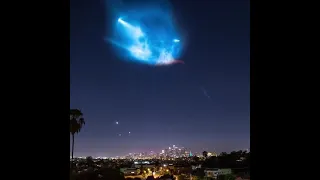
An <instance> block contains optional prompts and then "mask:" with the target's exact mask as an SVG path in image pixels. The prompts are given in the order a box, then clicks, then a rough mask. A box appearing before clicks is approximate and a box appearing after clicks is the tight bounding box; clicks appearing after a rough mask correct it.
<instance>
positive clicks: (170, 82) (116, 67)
mask: <svg viewBox="0 0 320 180" xmlns="http://www.w3.org/2000/svg"><path fill="white" fill-rule="evenodd" d="M172 5H173V10H174V13H175V15H176V16H175V18H176V21H177V23H178V26H179V27H180V28H181V30H182V32H183V34H184V35H185V36H186V37H187V44H186V47H185V48H184V53H183V54H182V57H181V58H180V59H181V60H183V61H184V62H185V64H184V65H183V64H176V65H172V66H166V67H150V66H148V65H144V64H137V63H132V62H126V61H122V60H121V59H119V58H118V57H117V56H116V55H115V53H114V49H112V48H111V46H110V45H109V44H107V43H106V42H105V41H104V37H105V35H106V32H108V30H109V28H108V27H107V24H108V21H109V20H110V18H108V16H106V8H105V6H104V5H103V3H102V1H100V0H71V1H70V6H71V7H70V61H71V65H70V66H71V70H70V76H71V84H70V89H71V90H70V107H71V108H79V109H81V110H82V112H83V113H84V117H85V120H86V125H85V126H84V128H83V129H82V130H81V132H80V134H78V135H77V136H76V138H75V155H76V156H89V155H90V156H117V155H126V154H127V153H130V152H146V151H151V150H153V151H156V152H160V151H161V150H162V149H164V148H166V147H168V146H170V145H171V146H172V145H173V144H175V145H176V146H183V147H187V148H190V149H191V150H192V151H193V152H195V151H198V152H200V151H203V150H209V151H212V150H215V151H218V152H222V151H226V152H230V151H232V150H240V149H247V148H250V125H249V122H250V80H249V79H250V64H249V63H250V49H249V48H250V11H249V9H250V7H249V0H201V1H191V0H180V1H179V0H174V1H172ZM116 121H118V122H119V124H118V125H116ZM128 132H131V134H130V135H129V133H128ZM118 134H122V136H121V137H119V135H118Z"/></svg>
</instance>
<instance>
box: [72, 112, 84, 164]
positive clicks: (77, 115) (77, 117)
mask: <svg viewBox="0 0 320 180" xmlns="http://www.w3.org/2000/svg"><path fill="white" fill-rule="evenodd" d="M84 124H85V121H84V118H83V114H82V112H81V111H80V110H79V109H70V134H71V135H72V149H71V160H73V152H74V135H75V134H76V133H79V132H80V130H81V128H82V126H83V125H84ZM71 164H72V163H71Z"/></svg>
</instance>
